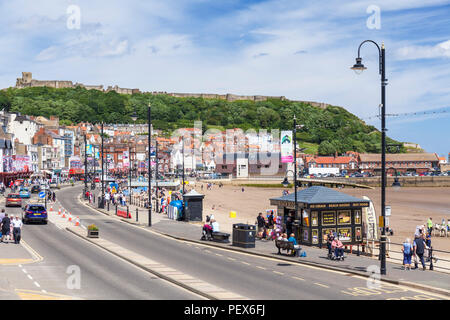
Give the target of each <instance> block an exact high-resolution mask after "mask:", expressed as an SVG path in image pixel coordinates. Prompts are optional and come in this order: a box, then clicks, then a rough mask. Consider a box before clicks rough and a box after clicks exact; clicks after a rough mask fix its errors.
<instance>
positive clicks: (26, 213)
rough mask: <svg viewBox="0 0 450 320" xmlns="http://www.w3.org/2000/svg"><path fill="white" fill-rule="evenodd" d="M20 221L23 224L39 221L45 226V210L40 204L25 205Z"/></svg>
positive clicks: (46, 220) (46, 218)
mask: <svg viewBox="0 0 450 320" xmlns="http://www.w3.org/2000/svg"><path fill="white" fill-rule="evenodd" d="M22 221H23V223H24V224H26V223H29V222H30V221H40V222H43V223H44V224H47V222H48V217H47V210H46V209H45V207H44V205H42V204H27V205H26V206H25V207H24V208H23V213H22Z"/></svg>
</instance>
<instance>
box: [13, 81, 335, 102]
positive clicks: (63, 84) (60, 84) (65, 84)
mask: <svg viewBox="0 0 450 320" xmlns="http://www.w3.org/2000/svg"><path fill="white" fill-rule="evenodd" d="M78 86H79V87H82V88H85V89H87V90H99V91H103V92H109V91H115V92H117V93H120V94H134V93H141V91H140V90H139V89H128V88H120V87H119V86H117V85H116V86H108V88H107V89H104V87H103V85H85V84H82V83H75V84H73V82H72V81H61V80H35V79H33V75H32V73H31V72H22V78H18V79H17V81H16V86H15V88H19V89H21V88H29V87H50V88H76V87H78ZM144 93H150V94H155V95H156V94H166V95H169V96H172V97H177V98H204V99H221V100H226V101H237V100H250V101H255V102H257V101H266V100H267V99H280V100H288V99H286V97H285V96H261V95H254V96H246V95H235V94H231V93H227V94H214V93H167V92H160V91H153V92H144ZM293 101H296V102H303V103H306V104H310V105H312V106H314V107H319V108H326V107H327V106H329V104H327V103H321V102H313V101H297V100H293Z"/></svg>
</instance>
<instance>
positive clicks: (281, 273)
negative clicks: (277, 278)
mask: <svg viewBox="0 0 450 320" xmlns="http://www.w3.org/2000/svg"><path fill="white" fill-rule="evenodd" d="M273 273H276V274H279V275H284V273H281V272H278V271H273Z"/></svg>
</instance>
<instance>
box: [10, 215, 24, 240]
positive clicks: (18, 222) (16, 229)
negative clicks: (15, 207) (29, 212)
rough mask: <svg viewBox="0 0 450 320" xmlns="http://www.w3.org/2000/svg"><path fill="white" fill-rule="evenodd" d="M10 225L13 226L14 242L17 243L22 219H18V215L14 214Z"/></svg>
mask: <svg viewBox="0 0 450 320" xmlns="http://www.w3.org/2000/svg"><path fill="white" fill-rule="evenodd" d="M11 225H12V227H13V236H14V243H15V244H19V243H20V238H21V230H22V225H23V224H22V220H20V219H19V216H16V218H15V219H13V220H11Z"/></svg>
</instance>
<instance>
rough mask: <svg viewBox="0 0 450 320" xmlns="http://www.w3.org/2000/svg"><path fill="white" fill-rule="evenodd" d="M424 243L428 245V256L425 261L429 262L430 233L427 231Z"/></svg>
mask: <svg viewBox="0 0 450 320" xmlns="http://www.w3.org/2000/svg"><path fill="white" fill-rule="evenodd" d="M425 245H426V246H427V247H428V257H427V260H426V262H430V259H431V250H430V248H431V235H430V234H429V233H428V234H427V236H426V238H425Z"/></svg>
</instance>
